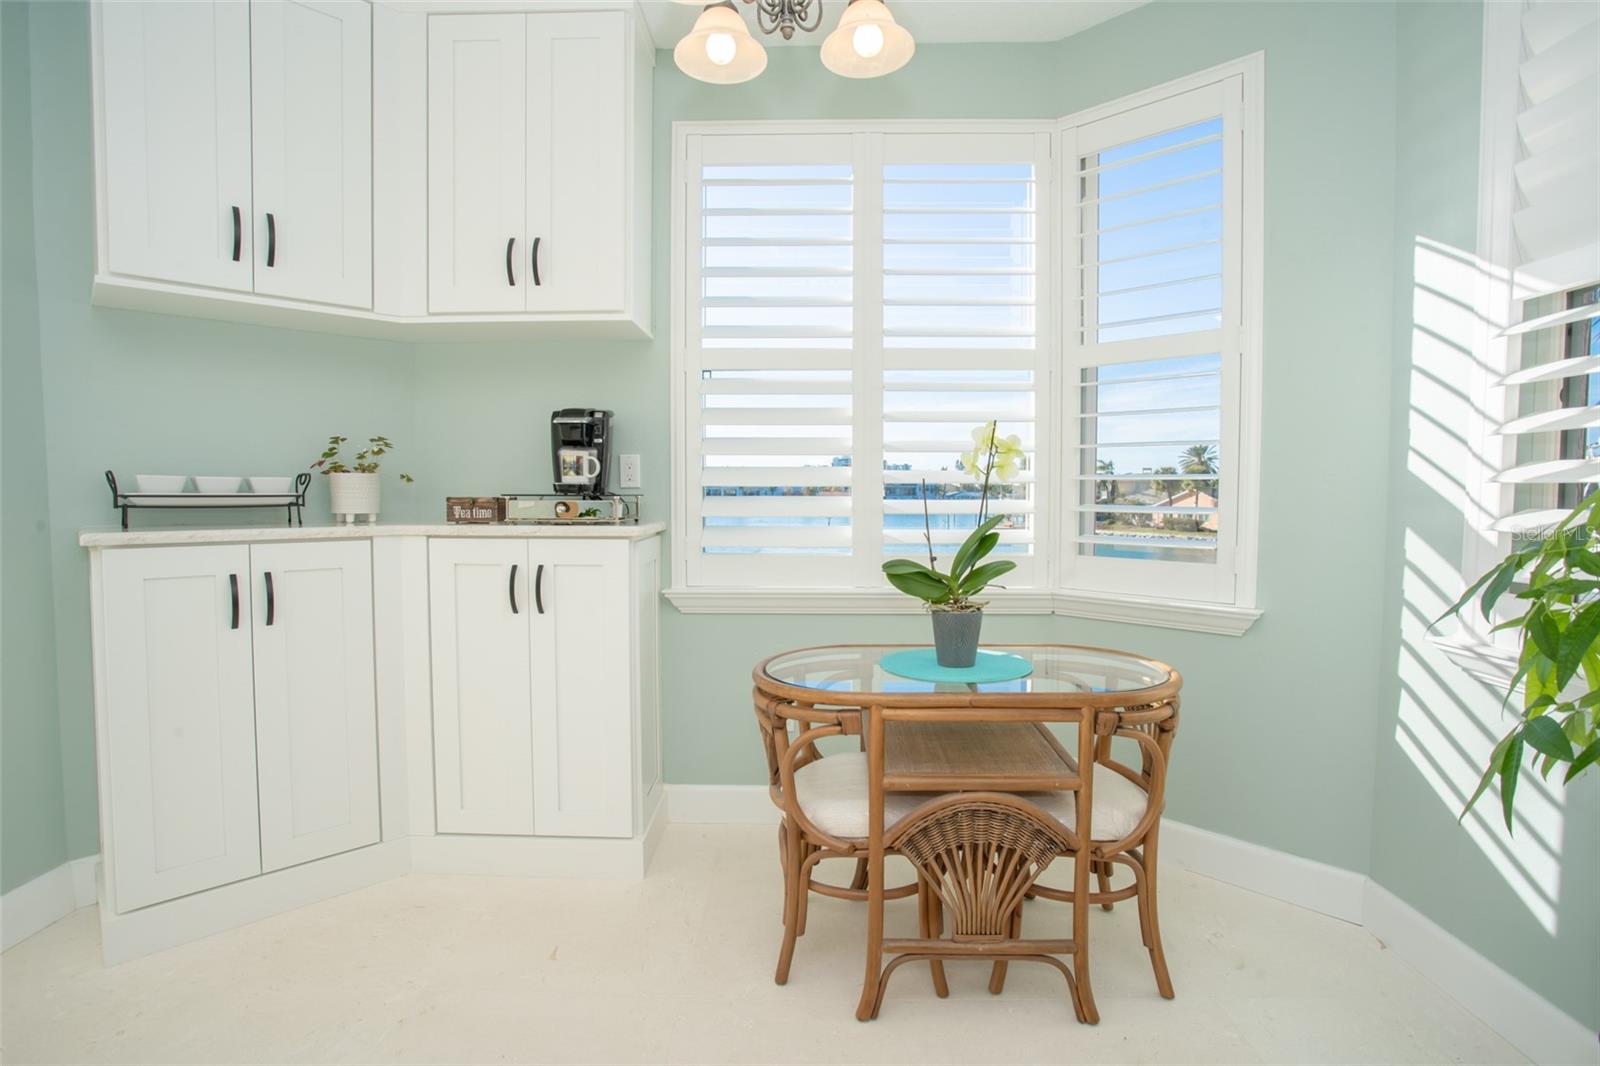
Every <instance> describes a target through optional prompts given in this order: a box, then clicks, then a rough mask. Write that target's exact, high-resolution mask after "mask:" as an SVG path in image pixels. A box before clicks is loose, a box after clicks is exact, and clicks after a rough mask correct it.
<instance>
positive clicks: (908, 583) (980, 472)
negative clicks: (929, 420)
mask: <svg viewBox="0 0 1600 1066" xmlns="http://www.w3.org/2000/svg"><path fill="white" fill-rule="evenodd" d="M1023 462H1024V457H1023V452H1022V441H1021V440H1020V439H1018V438H1017V437H1016V436H1014V435H1013V436H1006V437H1002V436H1001V435H1000V428H999V425H998V423H996V422H993V421H989V422H985V423H984V424H983V425H981V426H979V427H978V428H976V429H974V430H973V431H972V448H971V450H969V451H966V452H963V453H962V455H961V468H962V469H963V470H967V471H971V472H972V474H973V476H974V478H975V479H976V480H978V481H979V482H980V483H981V484H982V486H983V489H982V493H981V496H980V498H979V501H978V525H977V528H975V529H974V530H973V531H972V532H971V533H969V534H967V539H966V540H964V541H963V542H962V543H961V547H959V548H957V549H956V554H955V558H954V559H953V560H952V561H951V564H950V569H949V571H948V572H946V571H941V570H939V569H938V565H939V560H938V557H937V556H935V555H934V553H933V525H932V522H931V520H930V519H929V514H928V482H927V479H923V481H922V536H923V539H924V540H925V541H927V544H928V564H927V565H926V566H924V565H923V564H922V563H919V562H917V561H916V560H914V559H890V560H889V561H888V562H886V563H884V564H883V573H884V576H885V577H887V578H888V579H889V584H891V585H893V586H894V587H895V588H897V589H899V590H900V591H901V592H904V593H905V594H906V595H908V596H915V597H916V598H917V599H919V600H922V601H923V602H924V603H926V604H927V605H928V608H929V609H930V610H934V611H978V610H982V609H983V604H982V603H979V602H977V601H975V600H974V599H973V597H974V596H977V595H979V594H980V593H982V592H983V590H984V589H985V588H987V587H988V586H989V585H990V584H991V583H992V582H993V581H995V580H996V579H997V578H1000V577H1002V576H1004V575H1006V574H1008V573H1010V572H1011V571H1012V570H1015V569H1016V568H1017V564H1016V563H1014V562H1012V561H1011V560H1009V559H999V560H996V561H995V562H990V563H985V562H984V561H983V560H984V559H985V558H987V557H988V555H989V553H990V552H992V551H994V549H995V547H996V546H997V545H998V544H999V543H1000V534H999V533H998V532H996V531H995V527H996V526H998V525H999V524H1000V523H1001V522H1003V521H1004V520H1005V518H1006V516H1005V515H1003V514H997V515H990V514H989V490H990V487H991V486H992V485H993V484H994V483H995V482H996V481H998V482H1000V483H1002V484H1004V483H1006V482H1009V481H1011V480H1012V479H1013V478H1015V477H1016V476H1017V475H1018V474H1020V473H1021V472H1022V465H1023Z"/></svg>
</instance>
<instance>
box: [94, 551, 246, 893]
mask: <svg viewBox="0 0 1600 1066" xmlns="http://www.w3.org/2000/svg"><path fill="white" fill-rule="evenodd" d="M102 590H103V591H102V595H103V602H104V621H103V625H102V627H101V647H100V649H99V650H100V655H99V660H100V663H101V666H102V671H101V676H100V679H99V681H100V686H99V687H100V690H101V706H100V721H101V725H102V726H103V728H102V730H101V740H102V752H101V765H100V787H101V790H102V793H103V796H102V798H103V799H104V800H105V801H107V803H106V809H107V810H108V811H109V814H110V818H109V822H110V825H109V831H110V835H111V836H112V838H113V839H114V842H115V852H114V854H113V856H112V861H111V862H110V863H108V865H107V870H108V873H109V874H110V875H111V876H112V877H113V878H114V879H115V888H116V900H117V907H118V909H120V910H132V909H134V908H136V907H143V906H146V905H148V904H151V903H158V902H160V901H161V900H164V899H172V898H173V897H175V896H183V895H187V894H189V893H190V892H198V891H199V890H201V889H203V888H213V887H215V886H217V885H223V884H227V883H228V882H230V881H237V880H239V879H241V878H245V877H253V876H255V875H256V874H259V873H260V872H261V846H260V840H259V837H258V835H257V828H256V827H257V822H256V733H255V701H254V697H253V694H252V692H251V688H250V549H249V548H247V547H245V546H244V545H242V544H230V545H216V546H209V545H208V546H205V547H193V548H190V547H182V548H130V549H127V550H125V551H115V552H107V553H105V562H104V571H103V581H102Z"/></svg>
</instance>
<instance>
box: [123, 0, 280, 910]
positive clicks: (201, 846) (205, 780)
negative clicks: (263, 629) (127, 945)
mask: <svg viewBox="0 0 1600 1066" xmlns="http://www.w3.org/2000/svg"><path fill="white" fill-rule="evenodd" d="M174 6H176V5H174ZM249 579H250V549H249V548H247V547H245V546H244V545H242V544H228V545H212V546H202V547H176V548H134V549H130V550H128V551H119V552H108V553H106V556H105V561H104V564H103V571H102V575H101V589H102V593H101V603H102V605H103V606H102V610H103V612H104V615H103V618H104V621H103V624H102V626H101V627H100V629H99V630H98V632H97V634H96V648H95V655H96V659H97V663H96V678H97V692H98V696H97V703H98V708H99V712H98V713H99V719H100V722H99V724H100V729H99V736H100V739H101V746H100V750H99V763H100V774H101V791H102V797H101V800H102V803H101V805H102V809H103V811H104V814H103V816H102V833H103V834H104V835H107V836H110V835H111V834H113V833H114V834H115V839H116V850H115V854H114V856H113V861H110V862H108V864H107V868H106V869H107V876H108V878H110V879H111V882H112V884H113V887H114V889H115V893H116V900H117V910H118V911H130V910H134V909H136V908H139V907H144V906H147V905H149V904H151V903H159V902H161V901H162V900H167V899H173V898H175V897H177V896H183V895H187V894H189V893H190V892H198V891H200V890H201V889H205V888H214V887H216V886H217V885H224V884H227V883H228V882H230V881H238V880H240V879H241V878H245V877H253V876H255V875H256V874H259V873H260V872H261V851H260V847H259V837H258V829H257V822H256V734H255V728H256V727H255V709H254V700H253V698H252V694H251V675H250V671H251V652H250V580H249Z"/></svg>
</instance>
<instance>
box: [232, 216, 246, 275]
mask: <svg viewBox="0 0 1600 1066" xmlns="http://www.w3.org/2000/svg"><path fill="white" fill-rule="evenodd" d="M242 240H244V220H243V219H241V218H240V217H239V205H238V204H235V205H234V207H233V261H234V262H235V263H237V262H238V261H239V246H240V242H241V241H242Z"/></svg>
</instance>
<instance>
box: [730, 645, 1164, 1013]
mask: <svg viewBox="0 0 1600 1066" xmlns="http://www.w3.org/2000/svg"><path fill="white" fill-rule="evenodd" d="M908 647H916V646H915V645H911V646H908V645H895V644H841V645H833V646H828V647H816V648H800V649H797V650H794V651H786V652H781V653H779V654H777V655H774V656H772V657H771V658H769V659H766V660H764V661H763V662H761V663H759V664H758V665H757V666H756V668H755V671H754V681H755V711H756V720H757V722H758V724H759V726H760V729H761V736H762V744H763V748H764V750H765V754H766V758H767V769H768V776H769V785H770V788H771V793H772V797H773V801H774V803H776V804H777V805H778V807H779V808H780V810H781V811H782V812H783V820H782V823H781V825H780V849H779V853H780V859H781V860H782V862H783V863H784V870H785V874H784V876H785V885H784V890H785V904H784V906H785V919H784V921H785V925H784V929H785V932H784V937H785V939H784V947H783V949H782V952H781V953H780V956H779V964H778V981H779V983H780V984H781V983H782V982H783V981H784V980H786V977H787V973H788V967H789V960H790V958H791V957H792V954H793V950H794V942H795V938H796V937H797V936H798V935H799V931H800V930H801V929H803V928H804V924H805V923H804V916H803V915H804V905H803V903H802V902H801V901H802V900H804V899H806V898H808V897H809V894H810V893H811V892H824V893H825V894H830V895H841V896H842V897H843V898H850V899H864V900H865V902H866V904H867V941H866V957H867V970H866V975H865V979H864V981H863V984H862V990H861V999H860V1002H859V1003H858V1005H857V1008H856V1017H857V1018H859V1019H861V1020H863V1021H865V1020H867V1019H869V1018H872V1017H875V1016H876V1015H877V1013H878V1008H879V1005H880V1004H881V1003H882V1000H883V992H884V986H885V984H886V983H887V981H888V979H889V976H890V975H891V974H892V973H893V972H894V970H895V969H896V968H897V967H898V966H900V965H901V964H902V963H904V962H907V961H911V960H922V961H927V962H929V963H930V964H931V965H932V967H933V968H934V981H935V987H936V988H939V987H940V986H941V984H942V982H943V970H942V966H943V963H944V961H946V960H959V959H979V960H983V961H991V962H992V963H993V965H994V970H993V973H992V975H991V978H990V990H991V991H998V990H999V984H1000V982H1002V981H1003V977H1004V967H1005V965H1006V961H1005V960H1007V959H1011V960H1016V961H1038V962H1045V963H1048V964H1049V965H1052V966H1054V967H1055V968H1056V969H1058V970H1060V971H1061V972H1062V973H1063V974H1064V975H1066V977H1067V983H1068V988H1069V992H1070V994H1071V997H1072V1001H1073V1006H1074V1010H1075V1011H1076V1013H1077V1016H1078V1018H1079V1019H1080V1020H1082V1021H1085V1022H1094V1021H1097V1020H1098V1018H1099V1013H1098V1011H1097V1009H1096V1007H1095V1005H1094V997H1093V994H1092V992H1091V991H1090V987H1089V968H1088V948H1089V945H1088V935H1089V929H1088V925H1087V918H1086V917H1085V916H1086V915H1087V913H1088V911H1089V909H1090V907H1091V905H1093V904H1100V905H1103V906H1108V907H1109V906H1110V905H1112V904H1114V903H1115V902H1117V901H1118V900H1121V899H1127V898H1131V897H1132V896H1133V895H1135V894H1137V895H1138V896H1139V900H1140V902H1139V913H1140V917H1141V922H1143V921H1145V920H1146V916H1147V915H1148V916H1149V918H1148V921H1149V924H1148V925H1142V926H1141V928H1142V929H1143V930H1144V931H1145V932H1146V945H1147V947H1149V948H1150V950H1151V952H1152V960H1153V962H1154V965H1155V967H1156V973H1157V985H1158V988H1160V989H1161V991H1162V994H1163V995H1167V996H1170V995H1171V992H1170V982H1167V983H1163V982H1164V981H1165V980H1166V978H1165V974H1166V971H1165V963H1164V961H1162V960H1161V958H1160V942H1159V938H1158V937H1157V936H1156V934H1155V933H1154V932H1153V930H1154V928H1155V919H1154V906H1155V903H1154V894H1155V860H1156V838H1157V830H1158V829H1159V819H1160V815H1161V810H1162V807H1163V803H1164V795H1165V782H1166V763H1167V755H1168V752H1169V750H1170V748H1171V744H1172V738H1173V734H1174V732H1175V731H1176V729H1177V724H1178V703H1179V690H1180V689H1181V688H1182V687H1183V679H1182V677H1181V676H1180V675H1179V674H1178V671H1176V670H1174V669H1173V668H1172V667H1170V666H1168V665H1167V664H1165V663H1162V662H1157V661H1156V660H1154V659H1149V658H1145V657H1144V656H1140V655H1133V654H1129V653H1127V652H1121V651H1114V650H1111V649H1107V648H1089V647H1080V646H1076V645H1069V644H1008V645H990V646H989V648H990V650H995V651H1002V652H1008V653H1010V654H1012V655H1016V656H1020V657H1021V658H1023V659H1024V660H1026V663H1027V665H1028V666H1029V667H1030V670H1029V673H1028V675H1027V676H1026V677H1021V678H1017V679H1016V680H1012V681H970V682H969V681H921V680H916V679H914V678H910V677H904V676H901V675H899V674H896V673H894V672H893V671H892V670H890V669H886V668H885V665H884V659H885V657H886V656H889V655H893V654H895V653H898V652H904V651H906V650H907V648H908ZM852 735H853V736H859V737H860V738H861V739H860V749H861V754H859V755H855V754H847V753H842V752H838V751H834V752H833V753H831V754H830V753H827V752H824V751H822V750H820V749H819V748H818V747H817V743H818V742H819V741H826V740H829V739H830V738H835V737H841V736H852ZM1114 742H1120V743H1122V744H1123V745H1127V744H1130V743H1131V744H1133V745H1135V748H1134V755H1133V758H1132V761H1130V762H1126V763H1124V762H1121V761H1119V760H1118V758H1117V757H1116V755H1115V753H1114V752H1113V750H1112V744H1113V743H1114ZM819 763H820V764H822V767H825V768H818V767H816V764H819ZM1089 767H1093V772H1089V771H1088V768H1089ZM832 770H837V771H838V772H837V773H830V771H832ZM812 775H814V776H812ZM803 777H804V778H806V779H808V780H812V781H816V782H821V781H828V782H829V783H830V785H829V787H830V788H831V789H832V791H831V792H829V791H826V790H824V789H823V788H822V787H821V786H820V785H819V786H817V787H818V791H816V792H805V795H802V792H803V790H802V788H801V784H802V778H803ZM807 788H808V789H809V788H811V786H809V785H808V786H807ZM1096 790H1107V791H1108V793H1111V794H1116V793H1117V790H1120V794H1121V799H1120V800H1117V801H1116V802H1118V803H1122V804H1123V806H1122V807H1121V808H1118V810H1120V811H1121V814H1120V815H1118V814H1116V813H1115V812H1114V810H1113V807H1112V806H1111V805H1110V804H1107V805H1102V806H1104V810H1100V809H1098V808H1097V805H1096V802H1095V792H1096ZM806 796H813V797H817V798H815V799H813V800H811V801H809V802H808V800H807V799H806ZM825 796H827V797H833V798H839V797H844V798H845V799H850V800H851V802H849V803H845V802H844V801H843V800H840V803H841V808H843V807H848V809H849V813H850V814H851V816H852V820H851V821H850V822H849V824H848V825H842V826H840V825H833V824H832V823H829V824H828V825H826V826H824V825H822V824H819V822H818V821H817V819H818V818H822V819H823V821H824V822H826V821H827V818H826V817H825V816H824V808H823V807H821V806H818V804H820V803H821V802H822V801H823V800H822V797H825ZM851 797H853V799H852V798H851ZM1052 797H1055V798H1052ZM830 802H831V800H830ZM1041 805H1044V806H1041ZM1046 806H1048V807H1049V808H1050V812H1047V811H1046V810H1045V807H1046ZM1051 812H1053V813H1051ZM1117 817H1120V818H1121V819H1122V822H1121V824H1117V823H1115V821H1114V819H1115V818H1117ZM1102 819H1103V823H1102ZM1102 824H1103V825H1104V835H1100V834H1097V833H1096V832H1095V830H1096V829H1099V828H1101V826H1102ZM890 852H895V853H898V854H901V855H903V856H905V857H907V858H908V859H909V860H910V861H911V862H912V863H913V865H915V866H916V867H917V870H918V880H917V883H916V885H914V886H902V887H901V888H900V889H895V890H890V889H889V888H888V887H887V886H886V885H885V880H884V857H885V855H886V854H888V853H890ZM974 855H977V856H979V857H978V858H977V859H973V858H972V856H974ZM1019 856H1021V858H1019ZM1029 856H1031V857H1029ZM1054 857H1061V858H1063V859H1064V860H1067V861H1070V862H1071V863H1072V887H1071V889H1070V890H1068V889H1060V890H1057V889H1055V888H1052V887H1047V886H1042V885H1039V884H1037V883H1036V881H1035V879H1036V878H1037V876H1038V873H1039V871H1040V870H1042V869H1043V866H1044V865H1047V864H1048V862H1049V861H1051V860H1052V859H1053V858H1054ZM824 858H845V859H855V860H856V861H857V862H858V864H859V866H858V872H857V876H856V880H855V881H854V882H852V885H851V887H850V888H848V889H846V888H840V887H837V886H827V885H820V884H819V883H818V882H817V881H816V880H814V879H813V878H812V877H811V873H810V871H811V870H812V868H813V867H814V866H815V864H816V863H817V862H818V861H820V860H822V859H824ZM1024 860H1026V861H1024ZM1113 863H1116V864H1121V865H1126V866H1130V867H1132V868H1133V870H1134V876H1135V882H1134V885H1133V886H1132V887H1125V888H1123V889H1119V890H1117V891H1112V890H1111V889H1110V887H1109V876H1110V873H1111V870H1112V864H1113ZM995 871H1000V873H998V874H997V873H996V872H995ZM1091 873H1093V874H1094V875H1095V877H1096V878H1097V879H1098V880H1097V881H1096V884H1097V885H1098V888H1091V885H1090V880H1091V876H1090V875H1091ZM996 885H1004V886H1009V887H1007V888H1006V892H1009V893H1010V894H1009V895H1005V896H1004V898H1003V899H1002V898H1000V896H1001V895H1002V893H1000V891H999V890H998V889H996V888H995V886H996ZM1019 886H1020V887H1019ZM910 892H915V893H916V894H917V895H918V902H919V915H918V918H919V922H920V927H921V928H920V932H921V935H920V936H919V937H916V938H906V937H900V938H894V937H886V936H885V934H884V922H883V906H884V901H885V899H887V898H889V897H890V896H891V895H892V894H895V893H898V894H901V895H903V894H907V893H910ZM1029 892H1032V893H1034V894H1035V895H1036V896H1043V897H1044V898H1046V899H1053V900H1066V901H1068V902H1070V903H1072V922H1073V935H1072V937H1071V938H1070V939H1066V938H1057V939H1042V940H1041V939H1034V938H1026V937H1024V936H1023V935H1022V932H1021V923H1022V901H1023V899H1024V898H1026V894H1027V893H1029ZM1013 897H1014V898H1013ZM946 907H948V909H949V910H950V912H951V914H952V915H956V914H960V915H962V916H963V918H962V921H963V922H965V923H966V924H964V925H960V926H958V925H957V924H955V921H956V919H955V918H954V917H952V919H951V925H950V929H951V935H950V936H949V937H946V936H944V929H945V924H944V919H943V917H942V916H941V915H942V913H943V910H944V909H945V908H946ZM973 915H977V916H978V917H973ZM886 956H893V957H892V958H891V959H888V960H887V961H886V959H885V957H886ZM1067 956H1070V960H1071V965H1070V968H1069V967H1068V965H1067V963H1065V962H1063V961H1062V958H1063V957H1067Z"/></svg>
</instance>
